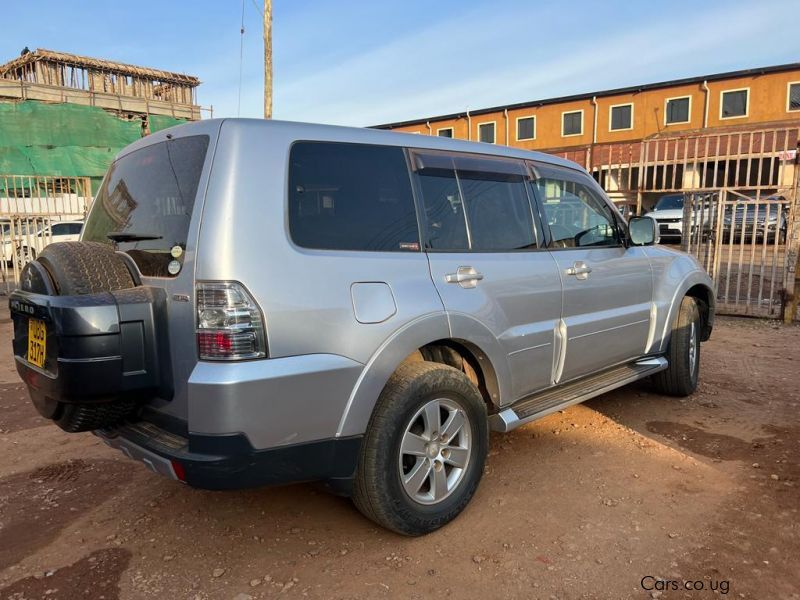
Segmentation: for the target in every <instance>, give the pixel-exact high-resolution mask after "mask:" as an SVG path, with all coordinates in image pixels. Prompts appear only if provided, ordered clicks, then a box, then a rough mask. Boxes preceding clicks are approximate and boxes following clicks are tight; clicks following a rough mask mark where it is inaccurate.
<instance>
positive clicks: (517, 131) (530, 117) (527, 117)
mask: <svg viewBox="0 0 800 600" xmlns="http://www.w3.org/2000/svg"><path fill="white" fill-rule="evenodd" d="M522 119H533V137H529V138H521V137H519V122H520V121H521V120H522ZM514 136H515V138H516V140H517V141H518V142H530V141H531V140H535V139H536V115H522V116H521V117H517V118H516V119H515V120H514Z"/></svg>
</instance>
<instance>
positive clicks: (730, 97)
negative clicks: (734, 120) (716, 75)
mask: <svg viewBox="0 0 800 600" xmlns="http://www.w3.org/2000/svg"><path fill="white" fill-rule="evenodd" d="M746 114H747V90H737V91H735V92H722V116H723V117H743V116H745V115H746Z"/></svg>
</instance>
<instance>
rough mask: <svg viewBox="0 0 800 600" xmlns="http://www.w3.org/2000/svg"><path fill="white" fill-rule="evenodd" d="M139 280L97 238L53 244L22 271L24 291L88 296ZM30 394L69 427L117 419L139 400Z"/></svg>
mask: <svg viewBox="0 0 800 600" xmlns="http://www.w3.org/2000/svg"><path fill="white" fill-rule="evenodd" d="M43 278H49V280H50V281H47V282H45V281H44V280H43ZM135 286H136V281H135V280H134V277H133V275H132V274H131V272H130V271H129V270H128V267H127V265H126V263H125V259H124V258H123V257H121V256H120V255H118V254H117V253H116V252H115V251H114V250H113V249H112V248H111V247H110V246H108V245H105V244H100V243H97V242H56V243H54V244H50V245H48V246H47V247H45V249H44V250H42V252H41V254H39V256H38V258H37V259H36V260H35V261H34V262H32V263H29V264H28V265H26V266H25V269H23V272H22V277H21V288H22V289H23V290H24V291H27V292H34V293H39V294H41V293H54V294H55V295H57V296H85V295H87V294H97V293H102V292H112V291H117V290H124V289H129V288H132V287H135ZM45 290H47V291H45ZM32 399H33V403H34V406H36V409H37V410H38V411H39V413H40V414H41V415H42V416H44V417H46V418H48V419H51V420H52V421H53V422H54V423H56V425H58V426H59V427H61V429H63V430H64V431H68V432H70V433H75V432H79V431H93V430H95V429H100V428H103V427H113V426H115V425H118V424H119V423H121V422H122V421H123V420H124V419H125V418H126V417H127V416H128V415H129V414H131V413H132V411H133V410H134V408H135V406H136V404H135V402H134V401H133V400H130V399H127V398H125V399H122V398H119V399H113V400H110V401H107V402H98V401H93V402H91V403H87V404H79V403H70V402H60V401H56V400H53V399H51V398H47V397H43V396H41V395H38V394H32Z"/></svg>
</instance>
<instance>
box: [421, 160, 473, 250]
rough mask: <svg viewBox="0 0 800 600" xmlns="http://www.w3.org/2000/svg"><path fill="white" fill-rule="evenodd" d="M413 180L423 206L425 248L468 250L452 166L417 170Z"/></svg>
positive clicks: (462, 214) (459, 194) (461, 209)
mask: <svg viewBox="0 0 800 600" xmlns="http://www.w3.org/2000/svg"><path fill="white" fill-rule="evenodd" d="M416 177H417V181H418V182H419V189H420V191H421V193H422V198H423V204H424V207H425V234H426V239H427V242H426V246H427V247H428V248H430V249H432V250H468V249H469V241H468V239H467V222H466V219H465V217H464V203H463V202H462V201H461V193H460V192H459V189H458V181H456V172H455V170H454V169H453V168H452V163H451V166H450V168H447V167H438V166H434V167H430V168H425V169H421V170H418V171H417V174H416Z"/></svg>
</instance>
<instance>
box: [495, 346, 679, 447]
mask: <svg viewBox="0 0 800 600" xmlns="http://www.w3.org/2000/svg"><path fill="white" fill-rule="evenodd" d="M667 366H668V364H667V360H666V359H665V358H663V357H654V358H646V359H642V360H639V361H636V362H631V363H627V364H624V365H621V366H619V367H614V368H612V369H608V370H607V371H602V372H601V373H598V374H596V375H590V376H589V377H584V378H582V379H578V380H577V381H573V382H571V383H568V384H566V385H561V386H557V387H555V388H550V389H548V390H546V391H544V392H540V393H538V394H535V395H533V396H529V397H528V398H523V399H522V400H519V401H518V402H515V403H514V404H512V405H511V406H509V407H508V408H505V409H503V410H502V411H500V412H499V413H497V414H495V415H492V416H491V417H490V418H489V426H490V427H491V428H492V430H493V431H501V432H507V431H511V430H512V429H516V428H517V427H519V426H520V425H524V424H525V423H529V422H530V421H533V420H535V419H539V418H541V417H544V416H547V415H549V414H551V413H554V412H556V411H558V410H562V409H563V408H566V407H567V406H571V405H573V404H578V403H580V402H584V401H586V400H589V399H590V398H594V397H595V396H599V395H600V394H604V393H606V392H610V391H611V390H613V389H616V388H618V387H622V386H623V385H627V384H629V383H632V382H634V381H636V380H638V379H642V378H643V377H647V376H648V375H652V374H653V373H658V372H659V371H663V370H664V369H666V368H667Z"/></svg>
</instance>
